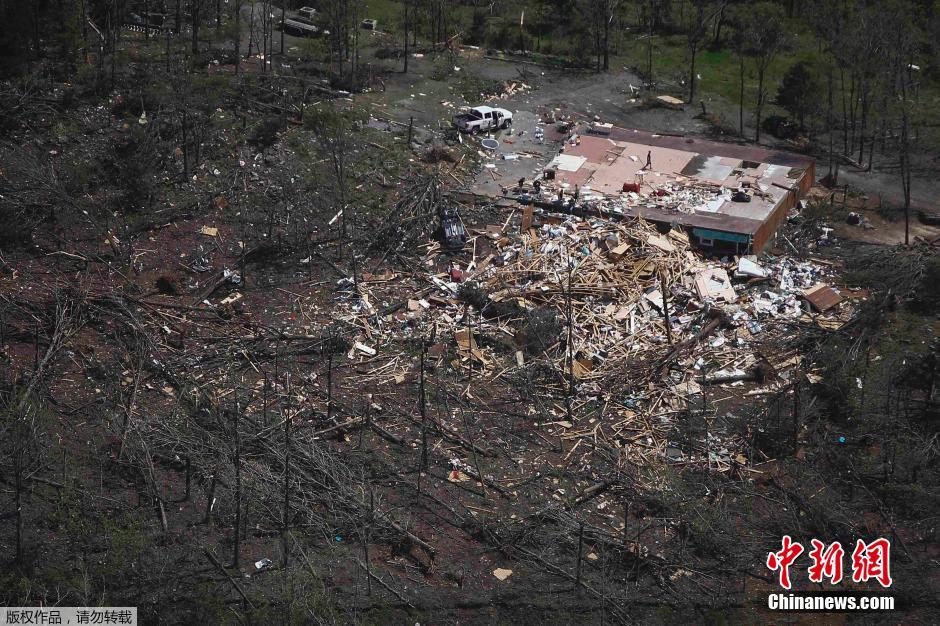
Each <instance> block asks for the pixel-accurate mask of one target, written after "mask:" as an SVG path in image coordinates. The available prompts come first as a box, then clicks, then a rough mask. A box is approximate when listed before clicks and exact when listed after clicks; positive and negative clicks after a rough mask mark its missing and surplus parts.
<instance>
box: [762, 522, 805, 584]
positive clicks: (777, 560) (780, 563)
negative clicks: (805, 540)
mask: <svg viewBox="0 0 940 626" xmlns="http://www.w3.org/2000/svg"><path fill="white" fill-rule="evenodd" d="M801 554H803V546H802V545H800V544H798V543H794V542H793V540H792V539H790V535H784V536H783V547H782V548H781V549H780V551H779V552H771V553H770V554H768V555H767V567H768V568H769V569H771V570H774V571H776V570H780V586H781V587H783V588H784V589H789V588H790V565H792V564H793V561H795V560H796V559H797V557H798V556H800V555H801Z"/></svg>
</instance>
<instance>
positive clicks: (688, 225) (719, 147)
mask: <svg viewBox="0 0 940 626" xmlns="http://www.w3.org/2000/svg"><path fill="white" fill-rule="evenodd" d="M814 175H815V161H814V160H813V159H812V158H810V157H806V156H803V155H798V154H792V153H786V152H779V151H773V150H767V149H763V148H755V147H750V146H738V145H733V144H725V143H718V142H713V141H705V140H700V139H692V138H688V137H683V136H676V135H661V134H654V133H649V132H645V131H640V130H627V129H621V128H617V127H613V126H610V125H609V124H594V125H593V126H592V127H590V128H589V129H588V130H587V131H586V132H585V133H582V134H573V135H571V136H569V137H568V138H567V140H566V141H565V144H564V148H563V149H562V150H561V152H560V153H559V154H558V155H557V156H555V158H554V159H552V160H551V162H549V163H548V165H547V166H546V167H545V168H544V171H543V175H542V178H543V181H542V184H541V189H540V195H541V197H540V198H538V199H537V202H538V203H539V204H542V202H543V201H545V200H547V201H549V202H552V201H554V202H556V203H557V202H559V201H564V200H563V197H564V196H566V195H567V196H569V197H571V198H572V199H573V200H575V201H576V202H577V203H578V204H579V206H584V207H585V208H587V207H589V208H590V209H591V210H596V211H600V212H601V213H603V214H607V215H609V216H611V217H616V216H617V215H623V216H630V217H642V218H644V219H646V220H649V221H652V222H656V223H658V224H665V225H670V226H673V227H680V228H682V229H684V230H685V231H686V233H687V234H688V235H689V237H690V239H691V240H692V241H693V242H694V243H695V244H696V245H698V246H700V247H702V248H705V249H709V250H712V251H714V252H716V253H719V254H726V253H734V254H746V253H758V252H762V251H764V250H766V249H768V248H769V247H771V246H772V245H773V243H774V241H775V239H776V233H777V229H778V228H779V227H780V225H781V224H782V223H783V221H784V220H785V219H786V217H787V214H788V212H789V211H790V209H791V208H793V207H794V206H795V205H796V203H797V202H798V201H799V199H800V197H802V196H803V195H804V194H805V193H806V192H808V191H809V189H810V187H811V186H812V184H813V180H814ZM560 199H561V200H560ZM569 202H570V201H569Z"/></svg>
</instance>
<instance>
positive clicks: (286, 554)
mask: <svg viewBox="0 0 940 626" xmlns="http://www.w3.org/2000/svg"><path fill="white" fill-rule="evenodd" d="M286 391H287V406H286V408H285V414H284V519H283V522H282V528H281V552H282V558H283V560H282V566H283V567H284V569H287V565H288V562H289V560H290V548H289V547H288V544H287V531H288V529H289V527H290V434H291V433H290V427H291V421H292V419H293V418H292V416H291V413H290V374H289V373H288V375H287V389H286Z"/></svg>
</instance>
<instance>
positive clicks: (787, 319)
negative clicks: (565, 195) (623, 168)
mask: <svg viewBox="0 0 940 626" xmlns="http://www.w3.org/2000/svg"><path fill="white" fill-rule="evenodd" d="M469 232H470V235H471V236H470V242H469V243H468V246H472V250H473V258H472V261H471V262H470V263H469V264H468V265H467V266H466V267H465V268H460V267H459V266H456V265H455V264H454V263H453V262H452V261H448V263H449V265H448V269H447V271H440V272H439V271H436V270H437V269H441V268H439V263H440V262H443V261H445V260H446V258H445V254H444V253H445V250H443V249H442V248H441V246H440V244H438V243H432V244H429V246H428V250H427V253H426V254H425V256H424V258H423V261H422V264H423V266H424V267H427V268H428V270H429V271H428V272H427V273H423V274H422V273H420V272H417V273H415V274H414V276H413V278H412V281H413V282H411V283H409V280H408V279H405V278H404V277H401V276H400V277H399V280H397V281H395V282H394V283H390V282H369V281H365V282H362V283H360V296H361V298H362V300H363V301H366V302H372V303H376V306H378V307H381V310H383V311H391V312H388V313H386V314H384V315H382V314H376V313H375V311H374V309H372V308H368V307H366V308H364V307H362V306H361V303H360V302H358V301H357V300H356V299H355V298H352V299H346V300H345V301H344V302H343V303H341V306H345V314H344V315H341V316H340V319H341V320H343V321H345V322H347V323H348V324H350V325H353V326H356V327H359V328H363V329H365V334H364V335H363V336H362V337H361V338H360V339H361V340H362V341H365V340H366V339H368V340H369V341H370V342H371V345H375V346H377V347H378V353H379V354H381V345H383V344H386V345H389V344H391V343H392V342H393V341H395V340H401V339H414V338H420V337H423V336H424V337H426V336H432V335H433V336H434V337H436V339H435V341H438V342H443V343H438V344H436V345H437V351H436V354H438V355H440V356H441V359H440V360H441V361H443V360H447V359H449V361H448V362H449V363H450V365H451V366H452V367H453V368H454V369H455V370H457V371H466V372H468V373H470V375H471V376H472V377H475V378H476V380H478V381H480V384H485V383H486V382H487V381H495V380H497V379H499V378H505V377H509V376H513V375H516V374H519V373H520V372H522V371H523V370H524V369H525V368H526V367H529V366H531V365H533V363H534V362H539V363H541V364H542V365H543V366H544V365H548V366H549V368H550V370H551V371H553V372H555V374H556V375H555V376H554V377H551V376H549V377H548V378H547V379H546V380H545V381H543V383H542V384H543V385H544V388H545V389H546V390H547V391H548V392H550V393H551V394H552V395H554V396H555V397H557V398H564V397H570V396H571V394H572V392H573V391H575V390H576V394H577V396H578V397H579V398H585V397H588V398H593V399H602V400H603V401H605V402H608V403H611V404H612V405H614V404H615V405H616V407H617V408H613V406H612V408H610V409H609V410H608V411H607V413H606V414H605V418H604V420H603V421H601V422H599V423H597V424H592V425H591V428H590V429H588V431H585V432H588V433H590V436H592V437H597V436H604V437H605V438H610V439H611V440H617V441H621V439H622V438H623V437H624V436H625V433H630V432H632V433H633V435H631V436H639V435H640V434H642V440H643V442H644V445H642V446H639V447H638V446H632V445H631V446H628V447H629V448H630V450H629V451H627V452H626V453H627V454H628V456H635V457H646V456H647V455H649V454H651V453H652V454H654V455H656V456H657V457H659V458H665V459H670V460H676V458H677V456H676V453H675V452H674V451H673V452H672V453H667V448H668V444H669V438H670V434H669V433H670V431H671V428H672V427H673V426H674V422H675V420H676V419H677V415H679V413H680V412H681V411H683V410H687V409H688V407H689V406H691V405H693V404H694V398H696V397H698V396H699V395H700V394H701V391H702V389H701V388H702V386H703V385H733V386H741V385H744V384H745V383H755V384H756V385H758V386H757V387H755V388H751V389H750V390H749V391H748V392H747V393H748V394H760V393H771V392H773V391H776V390H779V389H780V388H782V387H783V386H784V383H785V380H786V379H787V378H788V377H789V376H790V374H789V371H790V370H792V369H793V368H794V367H798V366H799V363H800V358H799V355H796V358H794V356H795V355H794V354H791V353H790V352H788V351H780V350H773V349H772V350H765V346H768V345H769V346H773V345H775V344H777V345H782V344H783V343H785V342H786V340H787V338H788V337H789V336H791V335H792V325H793V324H807V325H810V326H813V327H815V328H817V329H820V328H821V329H833V328H838V327H840V326H841V325H842V324H844V323H845V321H847V320H848V317H849V315H850V314H851V307H847V306H840V302H841V300H842V296H840V295H839V294H838V293H837V292H835V290H833V289H832V288H831V287H828V286H825V284H824V283H825V281H827V280H829V278H828V276H829V274H831V272H832V268H831V267H829V266H827V265H826V264H825V263H823V262H820V263H814V262H809V261H798V260H795V259H791V258H788V257H771V256H765V257H764V258H762V259H758V258H757V257H741V258H738V259H736V260H734V261H725V262H719V261H713V260H706V259H704V258H703V257H701V256H700V255H698V254H697V253H696V252H694V251H693V250H692V248H691V247H690V244H689V240H688V237H687V235H686V234H685V233H683V232H681V231H679V230H672V231H670V232H668V233H667V234H662V233H660V232H659V231H657V229H656V228H654V227H653V225H652V224H650V223H647V222H645V221H643V220H642V219H638V218H637V219H630V220H623V221H618V222H614V221H611V220H607V219H603V218H598V217H587V218H580V217H577V216H559V215H554V214H550V213H542V212H539V211H538V210H536V209H533V207H531V206H529V207H525V208H524V210H523V212H522V214H521V216H520V215H519V211H518V210H514V211H513V213H512V215H510V217H509V218H508V219H507V220H506V221H505V223H503V224H502V225H499V224H492V225H489V226H486V227H485V228H477V229H473V228H470V229H469ZM409 289H410V290H411V292H410V293H402V290H409ZM822 296H825V297H824V298H822V300H821V302H822V304H820V298H821V297H822ZM396 301H402V302H406V303H407V306H401V307H395V306H394V305H392V303H394V302H396ZM448 345H449V346H450V350H451V351H450V352H449V353H445V350H446V349H447V348H448ZM768 354H770V355H782V356H780V357H779V358H777V357H774V356H769V357H768V356H767V355H768ZM350 356H351V357H352V358H361V357H362V356H363V355H362V354H361V353H360V354H357V353H355V352H350ZM768 372H770V375H768ZM386 380H387V381H389V382H391V380H392V378H391V377H389V378H386ZM575 413H576V411H575ZM641 416H642V417H641ZM544 417H549V418H550V419H549V420H548V421H549V422H552V423H557V424H561V425H562V428H563V429H564V430H565V431H570V429H573V428H574V429H575V430H574V431H571V432H568V434H572V433H573V432H581V429H579V428H576V427H575V423H576V421H577V420H576V416H575V418H574V419H572V409H570V408H564V407H562V406H561V405H558V404H555V405H554V406H553V407H550V408H548V409H547V415H545V416H544ZM563 418H567V419H563ZM549 426H550V425H549ZM719 436H720V435H719V434H718V433H711V435H710V437H711V439H710V440H708V441H705V440H703V443H702V445H703V446H707V447H708V449H709V450H725V451H726V452H727V453H728V454H726V455H724V456H721V457H720V458H718V460H717V461H716V465H715V467H718V468H719V469H724V470H727V469H729V468H730V467H731V466H732V464H731V463H724V464H722V459H724V460H728V459H730V458H732V457H734V458H738V457H739V456H740V450H739V449H738V448H737V447H736V445H737V444H736V443H735V442H733V441H723V440H719V439H716V438H717V437H719ZM621 443H622V442H621ZM618 446H619V444H618ZM711 454H714V453H713V452H712V453H711ZM680 456H681V458H682V459H683V462H689V461H690V459H689V458H688V457H687V456H685V455H680ZM696 458H697V459H698V460H699V461H702V460H706V461H707V458H706V457H705V456H701V457H696ZM635 460H638V461H639V460H640V459H639V458H636V459H635ZM647 460H649V459H647ZM712 460H713V461H714V460H715V459H712ZM709 463H710V464H711V462H710V461H709Z"/></svg>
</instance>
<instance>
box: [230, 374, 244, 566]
mask: <svg viewBox="0 0 940 626" xmlns="http://www.w3.org/2000/svg"><path fill="white" fill-rule="evenodd" d="M240 412H241V407H239V406H238V392H237V391H236V392H235V415H234V421H235V433H234V435H235V459H234V460H235V537H234V543H233V545H232V567H234V568H235V569H238V568H239V563H240V556H241V555H240V554H239V553H240V551H241V530H242V462H241V459H242V457H241V455H242V441H241V434H240V432H239V417H240Z"/></svg>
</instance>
